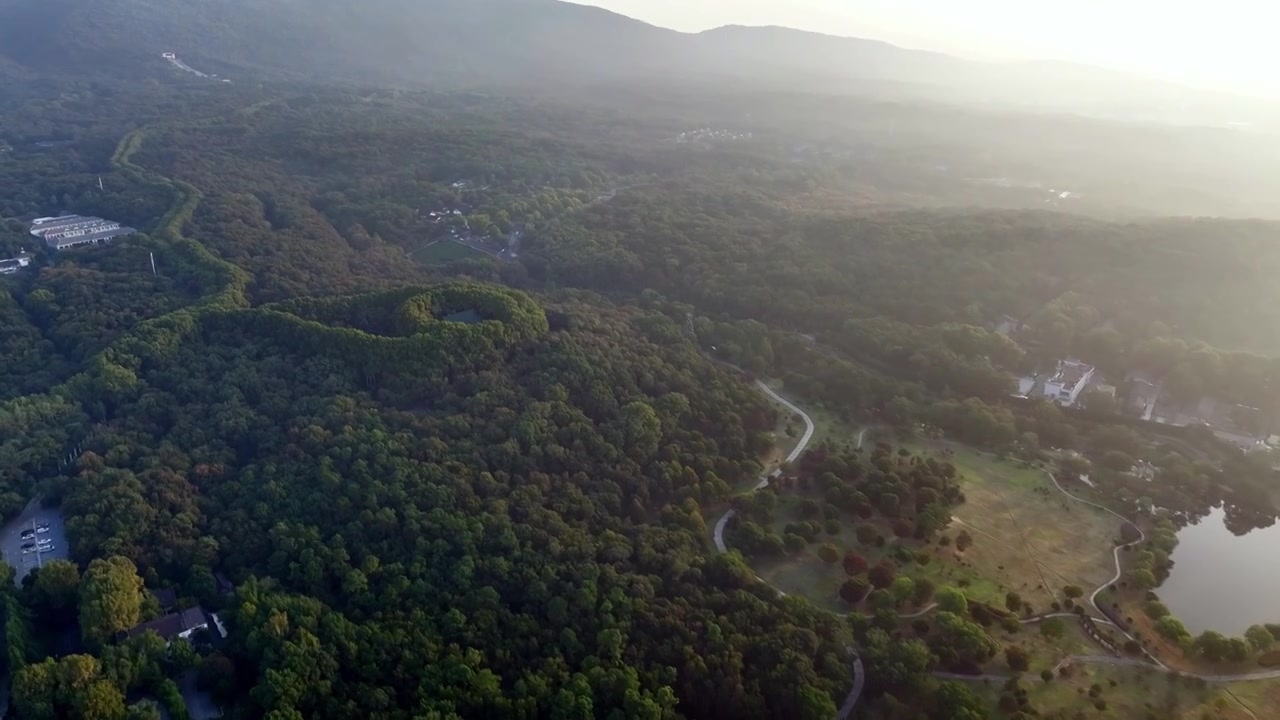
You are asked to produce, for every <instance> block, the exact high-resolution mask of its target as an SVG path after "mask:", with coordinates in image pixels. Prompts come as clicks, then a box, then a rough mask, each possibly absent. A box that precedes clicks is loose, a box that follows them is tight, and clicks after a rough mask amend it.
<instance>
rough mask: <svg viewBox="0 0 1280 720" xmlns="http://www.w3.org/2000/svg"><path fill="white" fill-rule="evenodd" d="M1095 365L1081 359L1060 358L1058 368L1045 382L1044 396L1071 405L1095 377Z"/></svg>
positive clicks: (1061, 403) (1064, 404) (1063, 404)
mask: <svg viewBox="0 0 1280 720" xmlns="http://www.w3.org/2000/svg"><path fill="white" fill-rule="evenodd" d="M1094 370H1095V369H1094V367H1093V366H1092V365H1089V364H1086V363H1082V362H1080V361H1079V360H1072V359H1067V360H1059V361H1058V370H1057V372H1055V373H1054V374H1053V377H1051V378H1049V379H1048V380H1046V381H1045V382H1044V396H1045V397H1046V398H1048V399H1049V400H1052V401H1053V402H1056V403H1058V404H1059V405H1062V406H1064V407H1071V406H1072V405H1075V404H1076V401H1077V400H1079V399H1080V393H1082V392H1084V389H1085V388H1086V387H1088V386H1089V381H1090V380H1092V379H1093V373H1094Z"/></svg>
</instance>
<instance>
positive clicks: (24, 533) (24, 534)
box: [22, 529, 36, 540]
mask: <svg viewBox="0 0 1280 720" xmlns="http://www.w3.org/2000/svg"><path fill="white" fill-rule="evenodd" d="M35 536H36V531H35V530H31V529H27V530H23V531H22V539H23V540H26V539H27V538H33V537H35Z"/></svg>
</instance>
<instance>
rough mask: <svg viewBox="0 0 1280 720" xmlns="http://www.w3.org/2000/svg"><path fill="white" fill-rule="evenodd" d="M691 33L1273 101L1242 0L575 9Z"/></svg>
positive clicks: (730, 1)
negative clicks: (797, 40) (1049, 63)
mask: <svg viewBox="0 0 1280 720" xmlns="http://www.w3.org/2000/svg"><path fill="white" fill-rule="evenodd" d="M578 1H579V2H582V3H584V4H589V5H597V6H600V7H604V8H607V9H609V10H613V11H615V12H619V13H622V14H624V15H629V16H631V17H635V18H638V19H640V20H644V21H646V22H650V23H653V24H656V25H661V26H665V27H670V28H675V29H677V30H683V31H686V32H698V31H702V30H707V29H710V28H713V27H718V26H721V25H731V24H738V25H782V26H786V27H793V28H798V29H802V30H811V31H815V32H824V33H829V34H834V35H847V36H853V37H864V38H872V39H878V40H884V41H887V42H892V43H895V44H899V45H903V46H906V47H913V48H919V49H925V50H937V51H940V52H948V53H955V54H960V55H965V56H969V57H974V58H983V59H1014V58H1017V59H1044V60H1070V61H1075V62H1082V63H1090V64H1095V65H1101V66H1104V67H1109V68H1114V69H1118V70H1126V71H1132V72H1138V73H1142V74H1145V75H1150V76H1153V77H1160V78H1164V79H1169V80H1176V81H1181V82H1186V83H1193V84H1196V85H1200V86H1206V87H1215V88H1219V89H1224V90H1232V91H1238V92H1249V93H1254V94H1266V95H1277V94H1280V79H1277V78H1276V76H1275V73H1274V72H1273V71H1272V69H1273V68H1275V67H1276V65H1277V64H1278V63H1280V46H1278V45H1276V44H1275V43H1274V42H1272V41H1271V40H1270V39H1269V37H1268V36H1269V34H1270V28H1271V27H1272V26H1273V23H1274V21H1275V20H1276V19H1277V11H1276V10H1275V9H1274V8H1273V7H1272V6H1270V5H1269V4H1267V3H1256V2H1249V1H1247V0H1222V1H1221V2H1216V3H1213V4H1209V3H1205V2H1172V3H1170V2H1160V1H1159V0H1119V1H1116V2H1108V1H1106V0H1079V1H1078V2H1073V3H1062V2H1047V1H1046V0H973V1H972V2H967V3H954V2H942V1H941V0H897V1H896V2H890V1H889V0H790V1H789V2H774V1H773V0H578Z"/></svg>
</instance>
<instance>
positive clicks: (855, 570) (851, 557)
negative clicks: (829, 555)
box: [843, 552, 870, 575]
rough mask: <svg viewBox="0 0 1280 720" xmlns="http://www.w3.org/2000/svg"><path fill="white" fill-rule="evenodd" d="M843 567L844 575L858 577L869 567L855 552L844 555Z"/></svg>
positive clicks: (864, 559) (865, 560)
mask: <svg viewBox="0 0 1280 720" xmlns="http://www.w3.org/2000/svg"><path fill="white" fill-rule="evenodd" d="M843 565H844V572H845V574H846V575H860V574H862V573H864V572H866V571H867V568H868V567H870V566H869V565H868V564H867V559H866V558H864V557H862V556H861V555H859V554H857V553H855V552H850V553H846V554H845V556H844V563H843Z"/></svg>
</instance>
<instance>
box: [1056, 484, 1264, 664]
mask: <svg viewBox="0 0 1280 720" xmlns="http://www.w3.org/2000/svg"><path fill="white" fill-rule="evenodd" d="M1043 472H1044V474H1045V475H1046V476H1048V478H1049V482H1051V483H1053V486H1054V487H1056V488H1058V492H1060V493H1062V494H1063V495H1066V496H1067V497H1069V498H1071V499H1072V500H1075V501H1076V502H1078V503H1084V504H1085V505H1088V506H1090V507H1095V508H1097V509H1099V510H1101V511H1102V512H1104V513H1106V514H1108V515H1111V516H1113V517H1116V518H1119V520H1120V522H1122V523H1125V524H1128V525H1132V526H1133V527H1134V528H1136V529H1137V531H1138V539H1137V540H1134V541H1133V542H1127V543H1121V544H1119V545H1116V546H1115V547H1114V548H1112V549H1111V555H1112V559H1114V560H1115V563H1116V574H1115V575H1113V576H1112V577H1111V579H1110V580H1108V581H1106V582H1105V583H1103V584H1101V585H1099V586H1098V587H1097V589H1095V590H1094V591H1093V592H1092V593H1090V594H1089V604H1090V605H1092V606H1093V609H1094V610H1096V611H1097V612H1098V614H1099V615H1102V616H1104V617H1105V616H1106V613H1104V612H1102V608H1100V607H1098V595H1099V594H1100V593H1101V592H1102V591H1103V590H1106V589H1107V587H1109V586H1111V585H1113V584H1115V583H1117V582H1119V581H1120V576H1121V575H1122V574H1123V571H1122V570H1121V567H1120V551H1121V550H1123V549H1125V548H1127V547H1132V546H1134V545H1137V544H1138V543H1140V542H1144V541H1145V540H1146V539H1147V534H1146V533H1144V532H1143V531H1142V528H1140V527H1138V524H1137V523H1135V522H1133V521H1132V520H1130V519H1129V518H1127V517H1125V516H1123V515H1121V514H1120V513H1118V512H1116V511H1115V510H1112V509H1111V508H1109V507H1107V506H1105V505H1099V504H1098V503H1096V502H1092V501H1090V500H1085V499H1084V498H1082V497H1080V496H1078V495H1074V494H1072V493H1070V492H1067V489H1066V488H1064V487H1062V484H1061V483H1059V482H1058V478H1056V477H1054V475H1053V473H1051V472H1049V471H1048V470H1045V471H1043ZM1121 527H1123V526H1121ZM1114 627H1115V628H1116V630H1119V631H1120V634H1121V635H1124V636H1125V638H1127V639H1129V640H1133V641H1134V642H1137V639H1136V638H1135V637H1133V636H1132V635H1130V634H1129V633H1128V631H1126V630H1125V629H1124V628H1121V627H1120V626H1119V625H1115V626H1114ZM1142 652H1143V654H1145V655H1146V656H1147V658H1148V659H1150V660H1151V662H1152V663H1155V665H1156V667H1158V668H1160V669H1161V670H1168V669H1169V668H1168V667H1167V666H1165V664H1164V663H1163V662H1161V661H1160V658H1158V657H1156V656H1154V655H1152V654H1151V653H1149V652H1147V651H1146V650H1145V649H1144V650H1143V651H1142ZM1068 659H1069V658H1068ZM1137 662H1141V661H1137ZM1142 664H1144V665H1149V664H1150V663H1145V662H1144V663H1142ZM1276 675H1277V677H1280V672H1277V673H1276Z"/></svg>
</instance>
